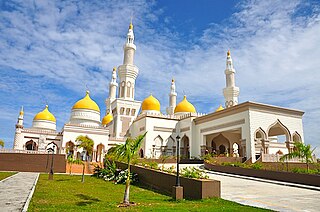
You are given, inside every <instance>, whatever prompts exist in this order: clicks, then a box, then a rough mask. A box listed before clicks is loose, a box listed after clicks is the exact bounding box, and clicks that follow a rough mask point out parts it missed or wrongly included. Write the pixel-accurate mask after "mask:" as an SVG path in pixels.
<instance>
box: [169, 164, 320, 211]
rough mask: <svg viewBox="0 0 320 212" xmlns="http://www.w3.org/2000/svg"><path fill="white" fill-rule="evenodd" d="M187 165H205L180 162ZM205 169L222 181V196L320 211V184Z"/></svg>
mask: <svg viewBox="0 0 320 212" xmlns="http://www.w3.org/2000/svg"><path fill="white" fill-rule="evenodd" d="M170 165H174V164H170ZM170 165H169V164H168V165H166V166H170ZM186 166H195V167H198V168H199V167H203V165H190V164H189V165H187V164H181V165H180V167H181V168H184V167H186ZM206 172H207V174H208V175H209V178H210V179H215V180H219V181H220V182H221V198H223V199H226V200H230V201H234V202H238V203H240V204H244V205H251V206H256V207H260V208H267V209H271V210H275V211H290V212H291V211H306V212H307V211H310V212H312V211H317V212H318V211H320V188H319V187H313V188H314V189H318V190H312V189H309V188H311V186H305V187H306V188H300V187H299V188H297V187H294V185H295V184H292V183H284V182H281V183H280V182H278V181H270V180H263V179H257V178H255V180H253V179H254V178H253V179H252V178H251V179H250V178H248V177H244V176H237V175H228V174H224V173H219V172H213V171H207V170H206ZM227 175H228V176H227ZM276 183H280V184H276ZM289 185H290V186H289ZM298 186H303V185H298ZM307 187H309V188H307Z"/></svg>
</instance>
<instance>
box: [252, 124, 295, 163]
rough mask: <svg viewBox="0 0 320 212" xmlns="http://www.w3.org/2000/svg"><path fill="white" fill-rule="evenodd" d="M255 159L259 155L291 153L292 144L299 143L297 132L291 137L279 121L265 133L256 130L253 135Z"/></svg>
mask: <svg viewBox="0 0 320 212" xmlns="http://www.w3.org/2000/svg"><path fill="white" fill-rule="evenodd" d="M254 141H255V152H256V158H258V157H259V156H260V155H261V154H278V155H282V154H287V153H289V152H291V151H293V147H294V145H293V143H294V142H296V141H301V136H300V134H299V133H298V132H294V133H293V135H292V136H291V134H290V132H289V130H288V128H287V127H286V126H285V125H283V124H282V123H281V122H280V121H279V120H277V121H276V122H275V123H273V124H272V125H270V126H269V127H268V129H267V131H264V130H263V129H262V128H258V129H257V130H256V131H255V134H254ZM271 149H272V150H271Z"/></svg>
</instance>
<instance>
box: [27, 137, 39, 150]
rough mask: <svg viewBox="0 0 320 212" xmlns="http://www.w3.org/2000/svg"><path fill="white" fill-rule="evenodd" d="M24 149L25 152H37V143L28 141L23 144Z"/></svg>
mask: <svg viewBox="0 0 320 212" xmlns="http://www.w3.org/2000/svg"><path fill="white" fill-rule="evenodd" d="M25 149H26V150H38V145H37V142H35V141H34V140H32V139H31V140H29V141H27V142H26V143H25Z"/></svg>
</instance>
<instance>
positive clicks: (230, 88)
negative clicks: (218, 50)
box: [223, 50, 239, 108]
mask: <svg viewBox="0 0 320 212" xmlns="http://www.w3.org/2000/svg"><path fill="white" fill-rule="evenodd" d="M235 72H236V71H235V69H234V67H233V63H232V58H231V54H230V50H228V52H227V61H226V70H225V72H224V73H225V75H226V87H225V88H224V89H223V95H224V98H225V106H226V108H227V107H231V106H234V105H237V104H238V96H239V87H236V83H235Z"/></svg>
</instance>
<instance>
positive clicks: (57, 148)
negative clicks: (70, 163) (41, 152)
mask: <svg viewBox="0 0 320 212" xmlns="http://www.w3.org/2000/svg"><path fill="white" fill-rule="evenodd" d="M50 146H54V147H55V150H54V153H55V154H58V153H59V146H58V145H57V144H56V143H55V142H54V141H51V142H50V143H48V144H47V146H46V149H48V147H50Z"/></svg>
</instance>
